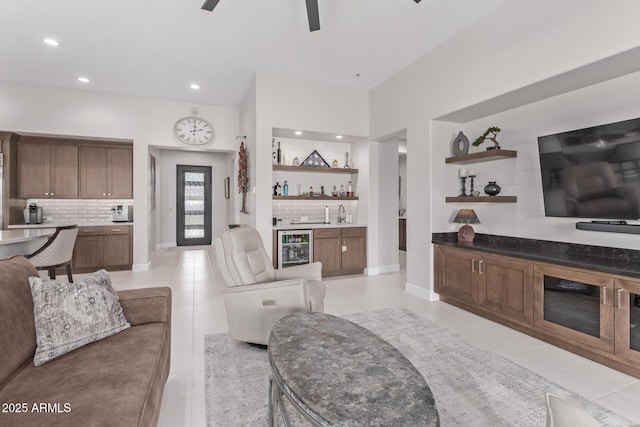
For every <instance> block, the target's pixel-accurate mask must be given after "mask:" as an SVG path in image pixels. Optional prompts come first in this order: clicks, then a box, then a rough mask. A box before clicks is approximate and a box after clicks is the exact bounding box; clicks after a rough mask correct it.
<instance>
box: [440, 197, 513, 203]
mask: <svg viewBox="0 0 640 427" xmlns="http://www.w3.org/2000/svg"><path fill="white" fill-rule="evenodd" d="M517 201H518V196H456V197H446V198H445V202H447V203H453V202H455V203H516V202H517Z"/></svg>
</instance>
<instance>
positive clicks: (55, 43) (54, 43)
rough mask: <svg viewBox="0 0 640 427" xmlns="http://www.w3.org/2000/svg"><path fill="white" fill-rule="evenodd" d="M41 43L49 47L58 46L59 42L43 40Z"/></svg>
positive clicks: (48, 39)
mask: <svg viewBox="0 0 640 427" xmlns="http://www.w3.org/2000/svg"><path fill="white" fill-rule="evenodd" d="M42 41H43V42H45V43H46V44H48V45H49V46H60V42H59V41H58V40H55V39H50V38H45V39H43V40H42Z"/></svg>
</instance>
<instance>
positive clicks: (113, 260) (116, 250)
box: [103, 234, 131, 268]
mask: <svg viewBox="0 0 640 427" xmlns="http://www.w3.org/2000/svg"><path fill="white" fill-rule="evenodd" d="M103 238H104V262H103V265H104V267H105V268H108V267H110V266H121V265H129V264H131V262H130V261H129V257H130V247H129V235H127V234H121V235H115V236H104V237H103Z"/></svg>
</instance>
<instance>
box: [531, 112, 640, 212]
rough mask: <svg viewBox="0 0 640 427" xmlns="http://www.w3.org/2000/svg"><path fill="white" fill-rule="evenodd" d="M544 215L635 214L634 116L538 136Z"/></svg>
mask: <svg viewBox="0 0 640 427" xmlns="http://www.w3.org/2000/svg"><path fill="white" fill-rule="evenodd" d="M538 150H539V153H540V172H541V175H542V191H543V195H544V210H545V215H546V216H552V217H574V218H591V219H605V220H607V219H612V220H616V219H638V218H640V213H639V212H640V119H632V120H625V121H622V122H616V123H611V124H606V125H600V126H594V127H590V128H585V129H577V130H572V131H569V132H563V133H558V134H554V135H546V136H541V137H538Z"/></svg>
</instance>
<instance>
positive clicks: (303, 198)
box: [273, 195, 358, 200]
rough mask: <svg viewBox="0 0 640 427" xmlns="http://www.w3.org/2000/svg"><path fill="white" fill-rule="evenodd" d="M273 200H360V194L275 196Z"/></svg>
mask: <svg viewBox="0 0 640 427" xmlns="http://www.w3.org/2000/svg"><path fill="white" fill-rule="evenodd" d="M273 200H358V196H353V197H347V196H327V195H324V196H322V195H320V196H273Z"/></svg>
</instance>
